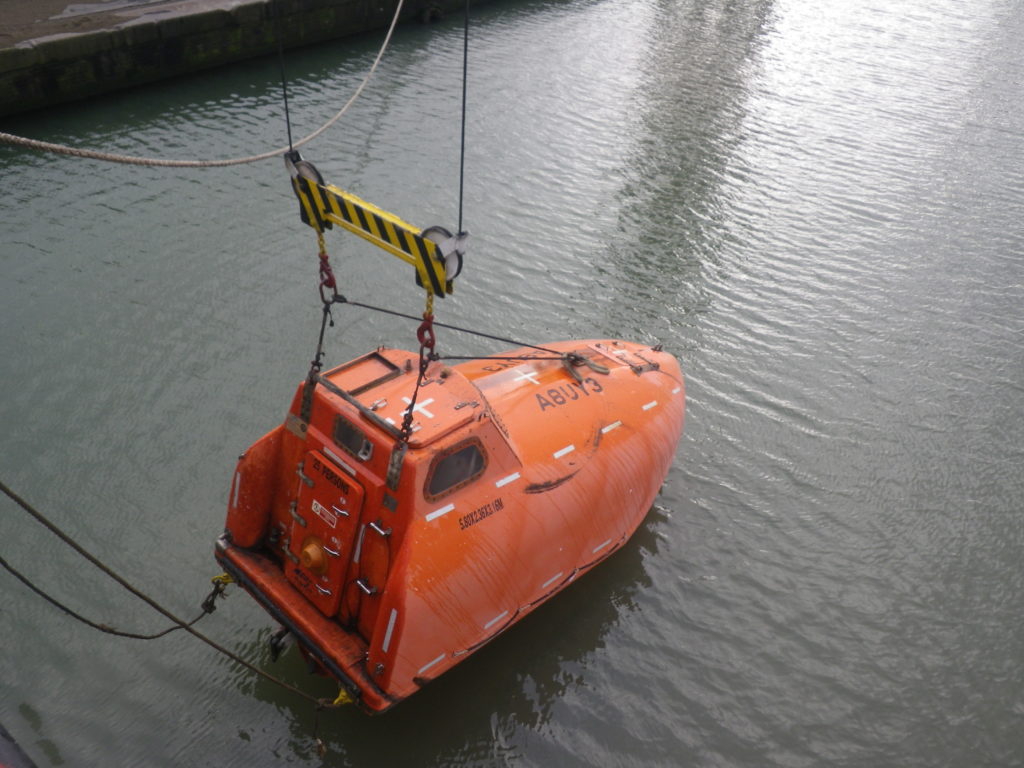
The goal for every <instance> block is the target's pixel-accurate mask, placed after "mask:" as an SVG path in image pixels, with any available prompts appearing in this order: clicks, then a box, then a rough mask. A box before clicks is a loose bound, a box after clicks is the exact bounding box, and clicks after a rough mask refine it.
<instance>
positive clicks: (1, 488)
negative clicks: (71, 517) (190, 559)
mask: <svg viewBox="0 0 1024 768" xmlns="http://www.w3.org/2000/svg"><path fill="white" fill-rule="evenodd" d="M0 492H2V493H3V494H4V495H6V496H7V497H8V498H9V499H11V501H13V502H14V503H15V504H17V505H18V506H19V507H21V508H22V509H23V510H24V511H25V512H27V513H28V514H29V515H31V516H32V517H33V518H35V520H36V521H37V522H38V523H39V524H40V525H42V526H44V527H45V528H47V529H48V530H49V531H50V532H51V533H52V534H53V535H54V536H56V537H57V538H58V539H60V540H61V541H63V542H64V543H65V544H67V545H68V546H69V547H71V548H72V549H73V550H75V552H77V553H78V554H79V555H81V556H82V557H83V558H85V559H86V560H88V561H89V562H90V563H92V564H93V565H94V566H95V567H96V568H98V569H99V570H101V571H102V572H103V573H105V574H106V575H107V576H109V577H110V578H111V579H113V580H114V581H116V582H117V583H118V584H119V585H121V586H122V587H123V588H124V589H126V590H127V591H129V592H131V593H132V594H133V595H135V596H136V597H137V598H139V599H140V600H142V601H143V602H144V603H146V604H147V605H149V607H150V608H152V609H153V610H155V611H156V612H157V613H159V614H161V615H162V616H164V617H166V618H168V619H170V620H171V621H172V622H174V624H175V625H177V626H178V627H180V628H181V629H183V630H185V631H186V632H188V633H189V634H190V635H192V636H193V637H195V638H196V639H197V640H201V641H202V642H204V643H206V644H207V645H208V646H210V647H211V648H213V649H214V650H215V651H217V652H218V653H220V654H222V655H224V656H226V657H228V658H229V659H231V660H232V661H234V662H235V663H236V664H240V665H241V666H243V667H245V668H246V669H248V670H249V671H250V672H253V673H255V674H257V675H259V676H260V677H262V678H264V679H266V680H268V681H270V682H272V683H275V684H277V685H279V686H281V687H282V688H284V689H285V690H287V691H290V692H291V693H293V694H295V695H296V696H299V697H301V698H303V699H305V700H306V701H309V702H312V703H313V704H315V705H316V706H317V707H318V708H326V707H334V706H336V705H335V704H334V703H333V702H331V701H329V700H327V699H318V698H316V697H315V696H310V695H309V694H308V693H306V692H305V691H302V690H300V689H298V688H296V687H295V686H294V685H291V684H290V683H286V682H285V681H284V680H281V679H280V678H277V677H274V676H273V675H271V674H270V673H269V672H264V671H263V670H262V669H260V668H259V667H257V666H256V665H254V664H251V663H249V662H248V661H246V660H245V659H243V658H242V657H240V656H238V655H237V654H236V653H234V652H232V651H230V650H228V649H227V648H225V647H224V646H223V645H221V644H220V643H218V642H216V641H215V640H213V639H211V638H209V637H207V636H206V635H204V634H203V633H202V632H200V631H199V630H197V629H196V628H195V627H193V626H192V624H193V623H194V622H186V621H185V620H184V619H181V618H179V617H177V616H175V615H174V614H173V613H171V612H170V611H169V610H167V609H166V608H164V607H163V606H162V605H160V603H158V602H157V601H156V600H154V599H153V598H151V597H150V596H149V595H147V594H145V593H144V592H142V591H141V590H139V589H138V588H136V587H134V586H132V585H131V584H130V583H129V582H128V581H127V580H125V579H124V578H122V577H121V576H120V575H118V574H117V573H116V572H114V570H113V569H112V568H110V566H108V565H106V564H105V563H103V562H102V561H101V560H100V559H99V558H97V557H96V556H94V555H92V554H90V553H89V552H88V551H87V550H86V549H84V548H83V547H82V546H81V545H80V544H79V543H78V542H77V541H75V540H74V539H73V538H72V537H71V536H69V535H68V534H67V533H65V532H64V531H63V530H61V529H60V528H59V527H58V526H57V525H55V524H54V523H52V522H51V521H50V520H49V519H48V518H47V517H46V516H45V515H43V513H41V512H39V511H38V510H37V509H35V508H34V507H33V506H32V505H31V504H29V503H28V502H27V501H25V500H24V499H23V498H21V497H20V496H19V495H18V494H16V493H15V492H14V491H12V490H11V489H10V488H9V487H7V484H6V483H4V482H3V481H0ZM4 565H5V567H7V566H6V561H4ZM7 570H9V571H11V572H12V573H13V569H11V568H9V567H8V568H7ZM23 581H24V580H23ZM100 628H101V627H97V629H100ZM103 631H106V630H103Z"/></svg>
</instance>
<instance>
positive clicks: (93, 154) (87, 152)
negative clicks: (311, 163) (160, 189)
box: [0, 0, 405, 168]
mask: <svg viewBox="0 0 1024 768" xmlns="http://www.w3.org/2000/svg"><path fill="white" fill-rule="evenodd" d="M404 1H405V0H398V5H397V6H396V8H395V15H394V18H392V19H391V26H390V27H388V33H387V35H386V36H385V37H384V43H383V45H381V47H380V50H379V51H378V52H377V58H375V59H374V60H373V65H372V66H371V67H370V71H369V72H367V73H366V77H365V78H363V81H362V82H361V83H360V84H359V87H358V88H356V90H355V92H354V93H353V94H352V96H351V97H350V98H349V100H348V101H347V102H345V105H344V106H343V107H342V108H341V109H340V110H339V111H338V112H337V113H336V114H335V115H334V117H332V118H330V119H329V120H328V121H327V122H326V123H324V124H323V125H321V126H320V127H319V128H317V129H316V130H315V131H313V132H312V133H311V134H309V135H308V136H306V137H305V138H304V139H300V140H299V141H296V142H295V144H294V145H293V146H294V148H295V149H297V148H299V147H301V146H302V145H304V144H308V143H309V142H310V141H312V140H313V139H315V138H316V137H317V136H319V135H320V134H321V133H323V132H324V131H326V130H327V129H328V128H330V127H331V126H332V125H334V124H335V123H336V122H338V120H340V119H341V117H342V115H344V114H345V113H346V112H347V111H348V108H349V107H351V106H352V104H353V103H355V100H356V99H358V98H359V95H360V94H361V93H362V92H363V89H364V88H365V87H366V84H367V83H368V82H370V78H371V77H373V73H374V72H375V71H376V70H377V65H378V64H379V63H380V60H381V57H382V56H383V55H384V51H385V50H387V47H388V44H389V43H390V42H391V34H392V33H393V32H394V31H395V26H396V25H397V24H398V17H399V15H400V14H401V12H402V4H403V3H404ZM0 142H2V143H5V144H13V145H14V146H18V147H24V148H26V149H35V150H39V151H42V152H54V153H56V154H59V155H69V156H71V157H83V158H88V159H90V160H104V161H106V162H109V163H122V164H125V165H146V166H154V167H160V168H224V167H226V166H231V165H245V164H246V163H255V162H259V161H260V160H269V159H270V158H273V157H280V156H281V155H283V154H285V153H286V152H288V151H290V150H291V149H292V148H293V147H292V146H288V147H281V148H279V149H275V150H271V151H270V152H264V153H262V154H258V155H249V156H248V157H235V158H229V159H223V160H166V159H162V158H157V157H136V156H134V155H121V154H117V153H113V152H100V151H98V150H93V149H81V148H79V147H69V146H66V145H64V144H52V143H50V142H48V141H39V140H37V139H29V138H26V137H24V136H15V135H14V134H11V133H5V132H3V131H0Z"/></svg>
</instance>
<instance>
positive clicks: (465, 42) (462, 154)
mask: <svg viewBox="0 0 1024 768" xmlns="http://www.w3.org/2000/svg"><path fill="white" fill-rule="evenodd" d="M468 74H469V0H466V11H465V14H464V23H463V31H462V141H461V144H460V150H459V232H460V233H461V232H463V231H464V230H463V228H462V198H463V189H464V187H465V179H466V80H467V79H468Z"/></svg>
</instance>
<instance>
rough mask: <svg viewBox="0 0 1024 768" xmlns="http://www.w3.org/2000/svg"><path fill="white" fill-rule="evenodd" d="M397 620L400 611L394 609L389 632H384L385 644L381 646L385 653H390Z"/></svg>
mask: <svg viewBox="0 0 1024 768" xmlns="http://www.w3.org/2000/svg"><path fill="white" fill-rule="evenodd" d="M397 618H398V609H397V608H392V609H391V616H390V617H389V618H388V628H387V631H386V632H384V642H383V643H381V644H380V649H381V650H382V651H384V653H387V652H388V646H389V645H391V633H392V632H394V630H395V619H397Z"/></svg>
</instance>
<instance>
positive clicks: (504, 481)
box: [494, 472, 519, 488]
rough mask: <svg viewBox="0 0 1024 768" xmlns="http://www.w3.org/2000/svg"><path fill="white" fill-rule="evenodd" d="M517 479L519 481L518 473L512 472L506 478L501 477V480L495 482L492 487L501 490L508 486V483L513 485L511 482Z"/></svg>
mask: <svg viewBox="0 0 1024 768" xmlns="http://www.w3.org/2000/svg"><path fill="white" fill-rule="evenodd" d="M518 479H519V473H518V472H513V473H512V474H511V475H509V476H508V477H503V478H501V480H497V481H495V483H494V487H495V488H503V487H505V486H506V485H508V484H509V483H513V482H515V481H516V480H518Z"/></svg>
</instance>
